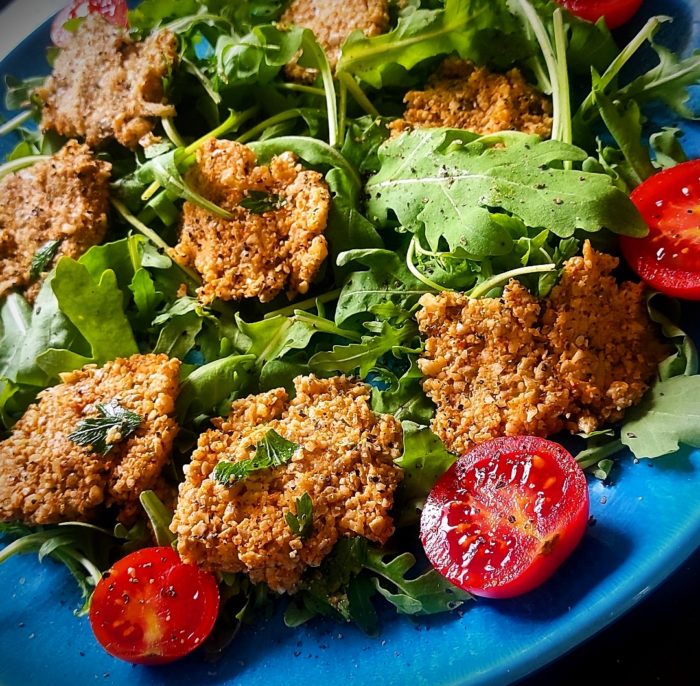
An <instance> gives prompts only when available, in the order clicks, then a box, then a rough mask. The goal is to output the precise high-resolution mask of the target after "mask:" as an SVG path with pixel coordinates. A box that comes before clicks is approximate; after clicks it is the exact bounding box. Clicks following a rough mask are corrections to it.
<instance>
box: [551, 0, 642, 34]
mask: <svg viewBox="0 0 700 686" xmlns="http://www.w3.org/2000/svg"><path fill="white" fill-rule="evenodd" d="M556 1H557V3H559V4H560V5H562V6H563V7H566V9H567V10H569V12H571V14H574V15H576V16H577V17H579V18H580V19H585V20H586V21H591V22H596V21H598V19H600V18H601V17H605V23H606V24H607V26H608V28H610V29H616V28H618V27H619V26H622V25H623V24H626V23H627V22H628V21H629V20H630V19H631V18H632V17H633V16H634V15H635V14H636V13H637V11H638V10H639V8H640V7H641V6H642V1H643V0H556Z"/></svg>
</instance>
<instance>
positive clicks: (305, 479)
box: [172, 376, 402, 592]
mask: <svg viewBox="0 0 700 686" xmlns="http://www.w3.org/2000/svg"><path fill="white" fill-rule="evenodd" d="M294 383H295V387H296V397H295V398H294V399H293V400H292V401H291V402H290V401H289V399H288V397H287V393H286V392H285V391H284V390H283V389H277V390H274V391H270V392H268V393H262V394H260V395H255V396H250V397H248V398H245V399H242V400H238V401H236V402H235V403H234V404H233V406H232V408H231V413H230V415H229V417H228V418H227V419H221V420H218V421H216V422H215V426H216V428H215V429H213V430H210V431H207V432H206V433H205V434H203V435H202V436H200V438H199V444H198V447H197V449H196V450H195V452H194V454H193V455H192V462H191V463H190V465H189V466H188V467H187V468H186V480H185V482H184V483H182V484H181V485H180V497H179V500H178V506H177V510H176V512H175V518H174V520H173V524H172V530H173V531H174V532H175V533H177V536H178V551H179V553H180V555H181V556H182V558H183V559H184V560H185V561H186V562H192V563H197V564H200V565H202V566H203V567H205V568H206V569H210V570H217V571H227V572H246V573H247V574H249V575H250V578H251V579H252V581H254V582H256V583H257V582H261V581H264V582H266V583H267V584H269V585H270V587H271V588H272V589H273V590H275V591H278V592H284V591H292V590H294V588H295V587H296V586H297V584H298V583H299V580H300V577H301V575H302V573H303V571H304V570H305V569H306V568H307V567H316V566H318V565H319V564H320V563H321V561H322V560H323V558H324V557H325V556H326V555H327V554H328V553H329V552H330V551H331V549H332V548H333V546H334V544H335V543H336V541H337V540H338V539H339V537H341V536H356V535H359V536H365V537H366V538H368V539H370V540H372V541H377V542H378V543H385V542H386V540H387V539H388V538H389V536H390V535H391V534H392V532H393V530H394V527H393V522H392V520H391V517H390V516H389V510H390V509H391V506H392V504H393V494H394V490H395V488H396V486H397V484H398V483H399V481H400V479H401V476H402V472H401V470H400V469H399V468H398V467H397V466H396V465H395V464H394V459H395V458H397V457H398V456H399V455H400V454H401V441H402V437H401V427H400V425H399V423H398V422H397V421H396V420H395V419H394V418H393V417H392V416H389V415H376V414H375V413H374V412H372V410H371V408H370V390H369V387H368V386H366V385H365V384H362V383H358V382H355V381H352V380H350V379H347V378H345V377H342V376H340V377H335V378H332V379H323V380H322V379H317V378H316V377H314V376H308V377H298V378H297V379H296V380H295V382H294ZM270 429H274V430H275V431H276V432H277V433H279V434H280V435H281V436H283V437H284V438H286V439H287V440H289V441H293V442H294V443H297V444H299V446H300V448H299V449H297V451H296V452H295V454H294V456H293V457H292V460H291V462H289V463H288V464H287V465H284V466H282V467H277V468H274V469H268V470H263V471H258V472H254V473H253V474H251V475H250V476H248V478H246V479H245V480H244V481H241V482H238V483H237V484H235V485H233V486H223V485H220V484H218V483H217V482H215V481H214V480H213V479H212V478H211V476H210V475H211V473H212V471H213V470H214V468H215V467H216V465H217V464H218V463H219V462H220V461H221V460H228V461H231V462H238V461H240V460H243V459H246V458H249V457H250V456H251V451H252V450H253V449H254V447H255V445H256V444H257V443H258V442H259V441H260V440H261V439H262V438H263V436H264V435H265V434H266V433H267V432H268V431H269V430H270ZM304 493H308V494H309V496H310V498H311V500H312V502H313V530H312V533H311V535H310V537H309V538H307V539H305V540H302V539H301V538H300V537H299V536H297V535H295V534H294V533H292V531H291V530H290V528H289V526H288V524H287V522H286V521H285V514H286V513H288V512H290V511H291V512H293V513H294V512H296V509H295V508H296V505H295V502H296V499H297V498H299V497H301V496H302V495H303V494H304Z"/></svg>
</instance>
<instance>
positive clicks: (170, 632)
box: [90, 546, 219, 664]
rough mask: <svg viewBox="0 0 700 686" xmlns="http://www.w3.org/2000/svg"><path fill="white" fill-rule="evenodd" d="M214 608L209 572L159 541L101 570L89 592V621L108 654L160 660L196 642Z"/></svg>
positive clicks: (184, 651) (183, 651) (216, 604)
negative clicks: (154, 546) (184, 561)
mask: <svg viewBox="0 0 700 686" xmlns="http://www.w3.org/2000/svg"><path fill="white" fill-rule="evenodd" d="M218 609H219V589H218V586H217V584H216V579H215V578H214V576H213V575H211V574H209V573H208V572H204V571H202V570H200V569H199V568H198V567H196V566H194V565H189V564H184V563H183V562H182V561H181V560H180V557H179V556H178V554H177V553H176V552H175V551H174V550H173V549H172V548H168V547H162V546H161V547H156V548H144V549H143V550H137V551H136V552H134V553H131V554H129V555H127V556H126V557H124V558H123V559H121V560H119V561H118V562H117V563H116V564H115V565H114V566H113V567H112V568H111V569H110V570H109V571H108V572H106V573H105V576H104V577H103V579H102V580H101V581H100V582H99V583H98V584H97V587H96V588H95V593H94V595H93V597H92V603H91V605H90V624H91V625H92V630H93V632H94V634H95V637H96V638H97V640H98V641H99V642H100V644H101V645H102V647H103V648H104V649H105V650H106V651H107V652H108V653H110V655H114V656H115V657H118V658H120V659H121V660H126V661H127V662H134V663H139V664H162V663H165V662H171V661H172V660H176V659H178V658H180V657H183V656H184V655H187V654H188V653H190V652H192V651H193V650H194V649H195V648H196V647H197V646H199V645H200V644H201V643H202V641H204V639H205V638H206V637H207V636H208V635H209V633H210V632H211V630H212V628H213V627H214V623H215V621H216V617H217V613H218Z"/></svg>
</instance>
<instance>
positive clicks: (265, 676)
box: [0, 0, 700, 686]
mask: <svg viewBox="0 0 700 686" xmlns="http://www.w3.org/2000/svg"><path fill="white" fill-rule="evenodd" d="M653 13H664V14H670V15H673V16H674V17H676V18H677V21H676V22H675V23H674V24H673V25H672V26H671V27H670V28H668V27H666V28H665V34H662V39H663V40H665V42H666V43H671V44H673V47H674V48H675V49H677V50H679V49H681V50H688V49H690V48H691V47H692V46H695V45H700V2H699V1H698V0H686V1H684V2H682V1H680V0H664V1H661V0H657V1H655V2H654V1H650V0H647V2H646V3H645V9H644V16H640V17H638V19H637V21H636V25H641V22H642V21H643V20H644V19H645V18H646V17H647V16H649V15H651V14H653ZM632 28H634V27H628V28H627V29H626V30H625V34H627V33H630V32H631V30H632ZM47 43H48V35H47V27H46V26H44V27H41V28H40V29H38V30H37V31H36V32H35V33H33V34H32V35H31V36H30V37H29V38H27V39H26V40H25V41H24V42H23V43H22V44H21V45H20V46H19V47H18V48H17V49H16V50H15V51H14V52H13V53H12V54H11V55H10V56H9V57H8V58H7V59H6V60H4V61H3V62H2V64H0V73H2V74H5V73H10V74H14V75H17V76H29V75H31V74H36V73H42V72H44V71H45V70H46V66H45V63H44V60H43V52H44V47H45V46H46V44H47ZM667 117H668V118H667V119H661V120H659V121H665V122H666V123H668V124H673V123H675V122H674V120H673V118H672V117H670V116H668V115H667ZM685 130H686V133H687V135H686V139H685V140H684V143H685V144H686V147H687V149H688V150H689V152H690V153H691V154H692V155H693V156H698V155H700V129H697V128H692V127H690V126H686V127H685ZM3 144H4V145H5V146H7V145H8V143H7V141H1V142H0V146H2V145H3ZM6 152H7V147H5V149H4V150H3V149H2V147H0V153H2V154H4V153H6ZM689 421H690V420H689ZM699 485H700V451H693V452H691V451H687V450H684V451H681V452H680V453H678V454H677V455H675V456H673V457H670V458H663V459H660V460H657V461H656V462H654V463H651V462H648V461H643V462H640V463H638V464H635V463H634V462H633V460H632V459H631V458H628V459H623V460H622V463H621V466H620V468H619V470H618V471H617V472H616V478H615V483H614V485H612V486H603V485H602V484H601V483H599V482H592V483H591V488H590V492H591V502H592V514H593V515H594V517H595V519H596V524H595V526H593V527H591V528H590V529H589V531H588V533H587V534H586V536H585V538H584V541H583V543H582V544H581V546H580V547H579V548H578V550H577V551H576V552H575V554H574V555H573V556H572V558H571V559H570V560H569V561H568V562H567V563H566V564H565V566H564V567H563V568H562V569H561V570H560V571H559V572H558V573H557V574H556V576H555V577H554V578H553V579H552V580H551V581H550V582H549V583H547V584H546V585H545V586H544V587H543V588H541V589H539V590H537V591H535V592H533V593H531V594H529V595H527V596H525V597H523V598H518V599H514V600H509V601H500V602H490V601H483V600H482V601H478V602H475V603H470V604H468V606H467V607H465V608H464V612H459V613H457V614H453V615H451V616H447V617H441V618H431V619H427V620H423V621H413V620H410V619H408V618H403V617H398V616H395V615H391V614H389V613H386V614H385V615H384V617H383V627H382V633H381V635H380V636H379V637H378V638H368V637H366V636H364V635H363V634H361V633H359V632H358V631H356V630H355V629H354V628H352V627H350V626H341V625H336V624H329V623H325V622H317V623H314V624H312V626H310V627H309V628H302V629H296V630H291V629H287V628H285V627H284V625H283V624H282V621H281V618H280V617H279V615H277V616H275V617H273V618H271V619H269V620H267V621H261V622H260V623H259V624H257V625H255V626H253V627H251V628H247V629H244V630H243V631H242V632H241V634H240V635H239V637H238V639H237V640H236V641H235V643H234V644H233V645H232V646H231V647H230V649H229V650H228V652H227V653H226V656H225V658H224V659H223V660H221V661H220V662H218V663H216V664H208V663H205V662H204V661H203V660H202V657H201V656H199V655H194V656H190V657H189V658H187V659H185V660H183V661H181V662H179V663H177V664H175V665H172V666H167V667H159V668H144V667H132V666H130V665H127V664H125V663H122V662H119V661H118V660H114V659H112V658H111V657H109V656H108V655H106V654H105V653H104V652H102V650H101V649H100V648H99V647H98V645H97V644H96V643H95V640H94V639H93V636H92V633H91V631H90V627H89V625H88V622H87V620H86V619H84V618H83V619H76V618H75V617H73V615H72V610H73V608H74V607H75V606H76V605H77V603H78V594H77V591H76V588H75V586H74V584H73V582H72V580H71V579H70V578H69V576H68V574H67V573H66V572H65V571H64V570H63V568H61V567H59V566H57V565H55V564H53V563H52V562H46V563H45V564H43V565H39V564H38V563H37V562H36V559H35V558H33V557H23V558H15V559H12V560H10V561H9V562H7V563H6V564H4V565H2V566H0V586H1V587H2V588H3V589H4V591H3V600H2V602H1V604H0V683H1V684H3V686H34V685H37V686H38V685H39V684H46V683H51V684H52V686H64V685H65V686H74V684H88V683H114V684H122V683H127V682H128V683H130V684H132V685H133V686H137V685H140V684H143V685H144V686H145V685H149V686H158V685H160V684H163V686H165V685H166V684H167V685H168V686H178V685H180V684H182V685H183V686H184V685H187V686H190V685H191V684H211V685H212V686H213V685H216V684H236V685H237V686H263V685H264V686H275V685H279V686H289V684H298V683H306V682H308V680H309V679H310V678H311V679H313V680H314V681H315V682H316V683H321V684H328V683H334V682H336V683H345V684H369V683H377V682H381V683H383V684H384V686H392V685H394V684H396V685H397V686H399V685H400V686H404V685H405V684H407V683H411V684H416V685H419V684H426V685H430V686H440V685H447V684H452V685H454V684H474V685H476V684H506V683H509V682H511V681H515V680H516V679H518V678H520V677H522V676H524V675H526V674H528V673H529V672H531V671H533V670H535V669H537V668H539V667H541V666H543V665H545V664H546V663H548V662H550V661H551V660H554V659H555V658H557V657H559V656H560V655H562V654H563V653H565V652H566V651H568V650H570V649H571V648H573V647H574V646H576V645H577V644H579V643H580V642H581V641H583V640H585V639H586V638H588V637H589V636H591V635H592V634H594V633H595V632H597V631H599V630H600V629H601V628H602V627H604V626H605V625H607V624H609V623H610V622H612V621H614V620H615V619H616V618H617V617H619V616H620V615H621V614H622V613H624V612H625V611H627V610H628V609H629V608H630V607H632V606H633V605H634V604H635V603H637V602H638V601H639V600H641V599H642V598H644V596H645V595H647V594H648V593H649V591H650V590H651V589H653V588H654V587H655V586H656V585H657V584H659V583H660V582H661V581H662V580H663V579H664V578H665V577H666V576H668V575H669V574H670V573H671V572H672V571H673V570H674V569H675V568H676V567H677V566H678V565H680V564H681V563H682V562H683V561H684V560H685V559H686V558H687V557H688V556H689V555H690V554H691V553H692V552H693V550H694V549H695V548H696V546H697V544H698V541H699V540H700V499H698V486H699Z"/></svg>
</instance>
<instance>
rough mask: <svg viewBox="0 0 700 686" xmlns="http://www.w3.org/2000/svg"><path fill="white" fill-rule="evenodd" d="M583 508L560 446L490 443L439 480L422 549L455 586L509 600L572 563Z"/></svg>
mask: <svg viewBox="0 0 700 686" xmlns="http://www.w3.org/2000/svg"><path fill="white" fill-rule="evenodd" d="M588 506H589V501H588V486H587V484H586V477H585V476H584V474H583V471H582V470H581V468H580V467H579V466H578V464H577V463H576V460H574V458H573V457H572V456H571V455H570V454H569V453H568V452H567V451H566V450H564V448H562V447H561V446H560V445H557V444H556V443H552V442H551V441H548V440H546V439H544V438H535V437H532V436H513V437H508V438H496V439H494V440H492V441H488V442H486V443H482V444H481V445H479V446H477V447H476V448H474V449H473V450H472V451H471V452H469V453H467V454H466V455H464V456H463V457H461V458H460V459H459V460H457V462H455V464H454V465H452V467H451V468H450V469H448V470H447V472H445V474H443V476H442V477H440V479H439V480H438V482H437V483H436V484H435V486H434V488H433V490H432V491H431V492H430V495H429V496H428V499H427V501H426V503H425V508H424V509H423V514H422V517H421V526H420V531H421V534H420V535H421V541H422V542H423V547H424V548H425V552H426V554H427V556H428V559H429V560H430V562H431V563H432V564H433V566H434V567H435V568H436V569H437V570H438V571H439V572H440V573H441V574H442V575H443V576H445V577H446V578H447V579H448V580H449V581H451V582H452V583H453V584H455V585H456V586H459V587H460V588H463V589H464V590H466V591H468V592H470V593H473V594H474V595H479V596H485V597H487V598H509V597H511V596H515V595H520V594H521V593H526V592H527V591H530V590H532V589H533V588H535V587H536V586H539V585H540V584H541V583H542V582H543V581H545V580H546V579H548V578H549V577H550V576H551V575H552V574H553V573H554V571H555V570H556V569H557V567H559V565H560V564H561V563H562V562H563V561H564V560H565V559H566V558H567V557H568V556H569V555H570V553H571V552H572V551H573V550H574V548H575V547H576V546H577V545H578V543H579V541H580V540H581V537H582V536H583V533H584V531H585V530H586V524H587V522H588Z"/></svg>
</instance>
